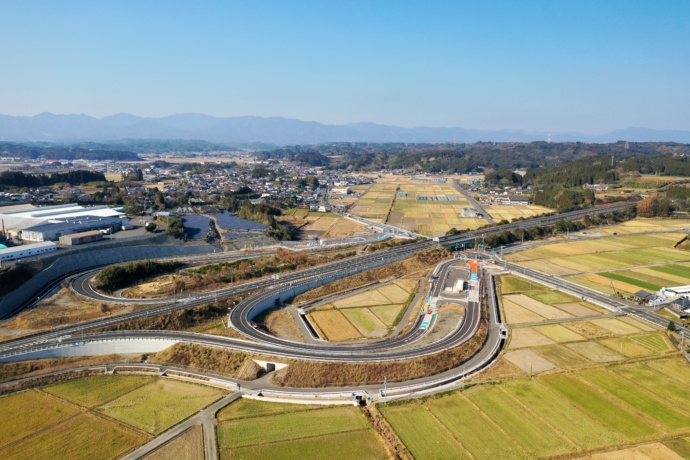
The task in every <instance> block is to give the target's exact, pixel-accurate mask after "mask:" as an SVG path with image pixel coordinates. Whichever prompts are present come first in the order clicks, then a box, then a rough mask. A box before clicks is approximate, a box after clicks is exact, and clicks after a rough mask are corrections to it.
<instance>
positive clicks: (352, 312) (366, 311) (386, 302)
mask: <svg viewBox="0 0 690 460" xmlns="http://www.w3.org/2000/svg"><path fill="white" fill-rule="evenodd" d="M417 287H418V280H417V277H416V276H414V277H408V278H401V279H398V280H395V281H393V282H391V283H387V284H384V285H382V286H376V287H374V288H371V289H366V290H364V291H360V292H357V293H354V294H352V295H348V296H344V297H341V298H339V299H337V300H334V301H332V302H330V303H327V304H322V305H319V306H318V307H316V308H315V309H313V310H312V311H311V312H310V313H308V318H309V321H310V322H311V323H312V325H314V326H315V328H316V329H317V330H318V332H319V333H320V335H321V336H322V337H324V338H326V339H327V340H330V341H334V342H338V341H346V340H356V339H362V338H379V337H384V336H386V335H387V334H389V333H390V332H391V330H392V329H393V328H394V327H395V326H396V325H397V324H398V323H399V322H400V320H401V319H402V316H403V314H404V313H405V309H406V307H407V306H408V305H409V301H411V300H412V297H413V296H414V293H415V292H416V291H417Z"/></svg>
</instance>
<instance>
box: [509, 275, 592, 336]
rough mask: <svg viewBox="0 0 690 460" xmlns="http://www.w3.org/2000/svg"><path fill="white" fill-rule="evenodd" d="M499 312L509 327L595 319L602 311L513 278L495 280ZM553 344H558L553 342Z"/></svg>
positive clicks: (512, 276)
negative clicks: (499, 297)
mask: <svg viewBox="0 0 690 460" xmlns="http://www.w3.org/2000/svg"><path fill="white" fill-rule="evenodd" d="M498 290H499V293H500V294H501V301H500V305H501V310H502V313H503V316H504V318H505V322H506V323H508V324H521V323H533V322H540V321H546V320H552V319H563V318H575V317H587V316H595V315H599V314H601V313H605V310H604V309H603V308H601V307H597V306H596V305H593V304H591V303H588V302H586V301H583V300H582V299H579V298H577V297H573V296H571V295H568V294H565V293H563V292H560V291H556V290H552V289H549V288H547V287H546V286H543V285H541V284H538V283H535V282H532V281H529V280H527V279H525V278H521V277H519V276H516V275H503V276H500V277H499V278H498ZM554 340H557V341H558V340H559V339H557V338H554Z"/></svg>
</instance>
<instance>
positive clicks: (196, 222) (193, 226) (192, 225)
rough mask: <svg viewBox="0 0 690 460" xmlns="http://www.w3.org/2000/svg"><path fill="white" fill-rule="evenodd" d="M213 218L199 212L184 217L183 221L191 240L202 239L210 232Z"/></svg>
mask: <svg viewBox="0 0 690 460" xmlns="http://www.w3.org/2000/svg"><path fill="white" fill-rule="evenodd" d="M210 222H211V219H209V218H208V217H206V216H202V215H199V214H192V215H189V216H184V217H182V223H183V224H184V228H185V230H186V233H187V238H188V239H190V240H201V239H203V238H204V237H205V236H206V234H207V233H208V229H209V226H210Z"/></svg>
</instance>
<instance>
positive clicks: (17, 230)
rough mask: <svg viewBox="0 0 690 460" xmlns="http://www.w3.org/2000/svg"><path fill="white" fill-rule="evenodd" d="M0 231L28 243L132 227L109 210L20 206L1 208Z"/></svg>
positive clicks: (100, 208) (74, 205) (116, 212)
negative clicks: (75, 234)
mask: <svg viewBox="0 0 690 460" xmlns="http://www.w3.org/2000/svg"><path fill="white" fill-rule="evenodd" d="M0 222H1V227H0V229H3V230H5V231H6V233H7V235H8V236H16V237H18V238H20V239H22V240H25V241H37V242H40V241H51V240H57V239H58V238H59V237H60V236H62V235H67V234H70V233H80V232H85V231H89V230H100V229H105V228H111V229H112V230H113V231H117V230H121V229H122V228H123V226H124V227H125V228H126V227H129V221H128V220H127V218H126V217H125V215H124V214H123V213H121V212H118V211H115V210H114V209H111V208H110V207H108V206H92V207H83V206H80V205H78V204H76V203H71V204H63V205H58V206H45V207H35V206H32V205H21V206H11V207H4V208H0Z"/></svg>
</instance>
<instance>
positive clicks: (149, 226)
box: [144, 222, 158, 233]
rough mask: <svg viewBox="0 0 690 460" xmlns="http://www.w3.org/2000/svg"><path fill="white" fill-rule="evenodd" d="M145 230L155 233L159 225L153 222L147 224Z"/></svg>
mask: <svg viewBox="0 0 690 460" xmlns="http://www.w3.org/2000/svg"><path fill="white" fill-rule="evenodd" d="M144 228H145V229H146V231H147V232H149V233H153V232H155V231H156V229H157V228H158V225H156V224H154V223H153V222H149V223H148V224H146V227H144Z"/></svg>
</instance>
